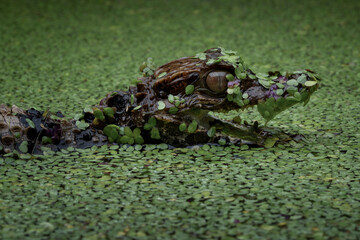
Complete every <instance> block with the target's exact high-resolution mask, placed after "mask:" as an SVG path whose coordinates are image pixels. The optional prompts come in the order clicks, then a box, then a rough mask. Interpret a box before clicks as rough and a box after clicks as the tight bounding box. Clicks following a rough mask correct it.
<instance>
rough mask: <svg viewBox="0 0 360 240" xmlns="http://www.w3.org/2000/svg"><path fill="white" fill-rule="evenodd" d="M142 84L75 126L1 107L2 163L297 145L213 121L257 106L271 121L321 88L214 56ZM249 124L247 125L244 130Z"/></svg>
mask: <svg viewBox="0 0 360 240" xmlns="http://www.w3.org/2000/svg"><path fill="white" fill-rule="evenodd" d="M140 70H141V71H142V72H143V77H141V78H139V82H138V83H137V86H131V87H129V89H128V91H114V92H111V93H108V94H107V95H106V97H105V98H103V99H102V100H101V101H100V103H99V104H98V105H96V106H94V107H93V108H89V109H85V110H84V111H83V113H82V114H79V115H77V116H76V118H74V119H72V120H65V118H63V115H62V114H61V113H60V112H58V113H56V114H51V113H49V111H44V112H42V111H38V110H35V109H29V110H22V109H20V108H18V107H16V106H12V107H10V106H6V105H0V139H1V141H0V155H4V154H7V153H10V152H13V151H15V152H20V153H21V152H22V153H41V152H42V147H44V146H45V147H48V148H51V149H52V150H53V151H57V150H60V149H63V148H67V147H74V148H86V147H91V146H94V145H97V146H100V145H104V144H143V143H161V142H164V143H167V144H169V145H171V146H175V147H181V146H191V145H195V144H205V143H220V144H236V145H242V144H251V145H256V146H264V145H265V144H266V141H267V140H268V139H270V138H271V139H272V141H273V142H276V141H278V142H284V141H288V140H289V139H291V137H290V136H289V135H287V134H283V133H282V132H281V131H279V130H274V129H270V128H264V127H263V128H261V127H259V126H258V124H257V122H256V121H255V123H254V124H252V125H250V124H248V123H246V122H241V120H240V119H239V117H237V118H236V119H234V120H232V121H229V120H223V119H220V118H217V117H214V115H212V114H209V112H210V111H212V112H217V111H222V112H227V111H229V110H236V109H241V110H243V109H246V108H248V107H251V106H255V105H256V106H257V109H258V111H259V112H260V114H261V115H262V116H263V117H264V118H265V120H266V121H269V120H271V119H272V118H274V117H275V115H277V114H278V113H280V112H282V111H284V110H285V109H287V108H289V107H291V106H293V105H294V104H297V103H304V104H306V103H307V102H308V101H309V98H310V95H311V94H312V93H313V92H314V91H315V90H316V89H317V88H318V87H319V84H320V82H319V80H320V79H319V78H318V77H317V76H316V73H315V72H313V71H311V70H308V69H307V70H303V71H296V72H291V73H289V72H285V73H280V72H278V71H274V72H268V73H267V74H260V73H254V72H253V71H252V70H250V69H249V67H248V66H247V65H246V64H245V63H244V62H243V60H242V59H241V58H240V57H239V56H237V55H236V52H234V51H228V50H225V49H223V48H212V49H209V50H206V51H205V52H203V53H199V54H196V55H195V56H194V57H184V58H180V59H177V60H174V61H172V62H169V63H167V64H165V65H162V66H160V67H159V68H157V69H155V68H154V67H153V65H152V63H151V62H150V61H147V62H145V63H144V64H142V65H141V66H140ZM241 123H242V124H241Z"/></svg>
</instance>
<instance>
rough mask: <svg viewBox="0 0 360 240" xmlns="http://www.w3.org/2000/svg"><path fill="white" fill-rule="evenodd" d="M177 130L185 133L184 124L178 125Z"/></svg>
mask: <svg viewBox="0 0 360 240" xmlns="http://www.w3.org/2000/svg"><path fill="white" fill-rule="evenodd" d="M179 130H180V132H183V131H185V130H186V123H181V124H180V125H179Z"/></svg>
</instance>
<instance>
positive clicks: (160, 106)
mask: <svg viewBox="0 0 360 240" xmlns="http://www.w3.org/2000/svg"><path fill="white" fill-rule="evenodd" d="M158 109H159V110H163V109H165V103H164V102H163V101H159V102H158Z"/></svg>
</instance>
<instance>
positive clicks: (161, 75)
mask: <svg viewBox="0 0 360 240" xmlns="http://www.w3.org/2000/svg"><path fill="white" fill-rule="evenodd" d="M166 74H167V73H166V72H162V73H160V74H159V75H158V76H157V78H162V77H164V76H165V75H166Z"/></svg>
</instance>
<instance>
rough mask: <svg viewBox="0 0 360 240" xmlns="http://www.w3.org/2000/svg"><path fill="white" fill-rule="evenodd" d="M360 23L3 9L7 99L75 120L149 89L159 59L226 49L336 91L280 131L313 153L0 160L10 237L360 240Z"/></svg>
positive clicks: (337, 6) (20, 6)
mask: <svg viewBox="0 0 360 240" xmlns="http://www.w3.org/2000/svg"><path fill="white" fill-rule="evenodd" d="M359 12H360V4H359V2H357V1H341V2H340V1H285V0H284V1H281V0H275V1H226V0H225V1H220V0H219V1H215V0H213V1H205V0H202V1H201V0H198V1H190V0H183V1H160V0H159V1H145V0H144V1H100V0H99V1H25V0H23V1H18V0H15V1H10V0H2V1H1V2H0V103H9V104H16V105H18V106H20V107H22V108H30V107H35V108H37V109H47V108H48V107H49V108H50V109H51V110H52V111H57V110H61V111H62V112H64V113H65V114H66V115H67V116H70V117H71V116H73V115H74V114H75V113H78V112H80V111H81V109H83V108H84V107H86V106H91V105H93V104H95V103H97V102H98V101H99V99H100V98H102V97H103V96H105V94H106V93H107V92H109V91H112V90H114V89H123V90H125V89H126V88H127V86H129V85H130V84H133V83H135V82H136V79H137V78H138V77H139V76H140V73H139V72H138V66H139V65H140V64H141V63H142V62H143V61H144V60H145V59H146V58H147V57H153V58H154V60H155V63H157V64H158V65H160V64H163V63H166V62H168V61H170V60H173V59H176V58H179V57H183V56H191V55H193V54H195V53H198V52H201V51H204V50H206V49H208V48H211V47H216V46H222V47H224V48H227V49H232V50H235V51H237V52H238V54H239V55H241V56H242V58H243V59H244V60H245V61H246V62H247V63H249V65H250V66H251V68H252V69H253V70H254V71H256V72H257V71H269V70H280V71H285V70H290V71H293V70H298V69H304V68H309V69H312V70H315V71H317V72H318V73H319V76H321V77H322V78H323V84H322V87H321V88H320V89H319V91H318V92H317V93H315V95H314V96H313V98H312V99H311V101H310V103H309V104H308V105H307V106H305V107H303V106H296V107H294V108H291V109H289V110H287V111H285V112H283V113H282V114H280V115H279V116H277V117H276V118H275V119H274V120H273V121H272V122H270V123H269V125H270V126H272V127H278V128H281V129H283V130H284V131H286V132H289V133H294V134H303V135H304V136H305V137H306V139H307V140H306V141H303V142H300V143H295V142H291V143H289V144H288V145H285V146H278V147H275V148H271V149H246V147H243V148H238V147H215V146H207V145H205V146H204V147H200V148H199V147H198V148H195V149H175V150H167V149H165V147H166V146H163V145H159V146H150V145H148V146H145V147H144V148H146V149H145V150H144V149H143V150H140V146H132V147H128V148H126V147H120V148H117V146H113V147H111V148H105V147H103V148H99V149H93V150H86V151H77V150H73V149H69V150H68V151H63V152H59V153H56V154H54V153H52V152H47V153H46V155H44V156H38V157H35V158H33V159H30V160H29V159H26V157H24V158H20V159H13V158H4V159H0V238H2V239H80V238H82V239H89V240H90V239H205V238H208V239H358V238H360V234H359V232H360V184H359V176H360V175H359V170H360V163H359V161H360V158H359V154H358V153H359V148H360V144H359V137H360V133H359V132H360V127H359V124H358V123H359V112H360V107H359V100H360V99H359V94H360V90H359V86H360V67H359V59H360V41H359V39H360V31H359V21H360V15H359V14H358V13H359ZM249 116H251V118H252V117H253V115H252V113H248V115H246V116H244V118H246V117H248V118H249ZM257 117H258V116H254V118H257ZM262 123H264V122H263V121H262Z"/></svg>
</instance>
